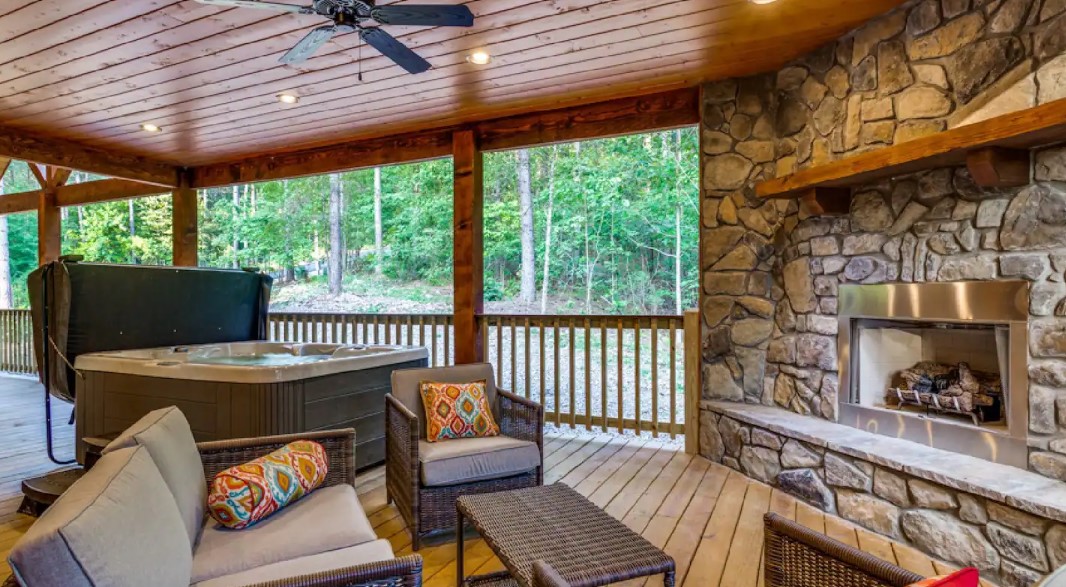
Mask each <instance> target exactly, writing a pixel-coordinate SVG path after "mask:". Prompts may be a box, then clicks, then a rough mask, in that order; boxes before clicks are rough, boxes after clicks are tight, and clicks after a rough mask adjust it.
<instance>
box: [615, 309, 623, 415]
mask: <svg viewBox="0 0 1066 587" xmlns="http://www.w3.org/2000/svg"><path fill="white" fill-rule="evenodd" d="M623 338H624V337H623V333H622V319H621V318H619V319H618V339H617V340H616V341H615V343H616V344H617V345H618V432H619V433H621V432H622V429H623V428H624V427H625V412H624V411H623V410H622V406H623V404H624V402H623V393H624V389H623V388H624V387H625V371H624V369H625V361H624V360H623V356H622V340H623Z"/></svg>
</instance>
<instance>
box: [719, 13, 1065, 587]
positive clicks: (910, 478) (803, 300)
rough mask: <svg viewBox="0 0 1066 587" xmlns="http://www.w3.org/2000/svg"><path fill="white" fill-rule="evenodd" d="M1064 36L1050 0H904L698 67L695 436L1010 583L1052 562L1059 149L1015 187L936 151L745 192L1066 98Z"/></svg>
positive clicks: (854, 517)
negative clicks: (775, 61)
mask: <svg viewBox="0 0 1066 587" xmlns="http://www.w3.org/2000/svg"><path fill="white" fill-rule="evenodd" d="M1064 53H1066V2H1063V1H1062V0H912V1H911V2H907V3H906V4H903V5H901V6H900V7H899V8H897V9H896V10H893V11H891V12H889V13H888V14H886V15H884V16H882V17H880V18H877V19H875V20H873V21H871V22H869V23H868V24H866V25H865V26H863V27H862V28H860V29H858V30H856V31H853V32H852V33H851V34H849V35H847V36H845V37H843V38H841V39H839V40H837V41H835V42H833V43H830V44H828V45H826V46H824V47H823V48H821V49H818V50H816V51H814V52H813V53H811V54H810V55H808V56H807V57H805V58H803V59H800V60H798V61H795V62H793V63H789V64H787V65H785V66H783V67H781V68H780V69H779V70H778V71H776V72H772V73H767V74H762V75H757V76H752V77H748V78H743V79H728V80H719V81H714V82H711V83H707V84H705V85H704V86H703V88H702V122H701V142H702V144H701V150H702V159H701V162H702V177H701V181H702V197H701V233H700V247H701V249H700V263H701V272H702V274H701V277H702V282H701V299H700V310H701V318H702V321H703V325H702V338H703V340H702V342H703V345H702V354H703V369H702V383H703V397H702V402H701V405H700V408H701V409H700V422H699V434H700V452H701V453H702V454H703V455H705V456H707V457H708V458H710V459H711V460H714V461H716V462H720V463H723V464H725V465H727V466H729V467H732V468H734V469H736V470H738V471H741V472H742V473H744V474H745V475H748V476H750V477H753V478H756V479H759V480H761V481H764V482H766V483H768V484H771V485H774V486H775V487H779V488H781V489H782V490H784V491H787V492H789V493H791V494H792V495H796V496H798V497H800V498H801V499H803V500H805V501H806V502H808V503H810V504H813V505H815V506H816V507H819V508H821V509H824V510H826V511H830V512H835V513H838V514H839V515H841V516H842V517H844V518H846V519H848V520H851V521H853V522H855V523H857V524H860V525H862V526H864V527H866V528H868V529H870V530H872V531H875V532H879V533H881V534H884V535H886V536H890V537H892V538H894V539H897V540H901V541H904V542H906V543H908V544H910V545H912V546H914V547H916V548H919V549H921V550H923V551H925V552H927V553H930V554H931V555H933V556H936V557H938V558H940V559H942V560H946V561H949V562H953V563H956V564H973V565H975V566H977V567H979V568H980V569H981V570H982V572H983V574H985V576H987V577H989V578H991V580H992V581H995V582H998V583H1000V584H1003V585H1019V586H1020V585H1026V586H1028V585H1031V584H1032V583H1033V582H1035V581H1036V580H1038V579H1039V578H1040V577H1041V576H1043V575H1044V574H1046V573H1047V572H1049V571H1050V570H1051V569H1052V568H1054V567H1057V566H1060V565H1064V564H1066V148H1064V147H1062V146H1061V145H1060V146H1058V147H1055V146H1050V147H1048V148H1045V149H1041V150H1038V151H1036V152H1034V153H1032V161H1031V168H1030V177H1031V182H1030V183H1029V184H1028V185H1024V186H1021V187H991V188H982V187H979V186H978V185H977V184H976V182H975V181H974V178H973V177H972V176H971V174H970V172H969V170H968V169H967V168H966V167H941V168H937V169H929V170H925V171H921V172H917V173H913V174H909V175H899V176H896V177H891V178H888V179H882V180H876V181H871V182H870V183H868V184H866V185H860V186H857V187H852V188H851V191H850V193H849V192H841V193H844V195H843V196H841V199H840V200H838V201H835V202H834V204H835V205H834V206H830V207H818V206H813V207H812V206H806V205H804V204H803V203H801V201H798V200H767V199H763V198H760V197H759V196H758V195H757V194H756V191H755V185H756V184H757V183H758V182H761V181H764V180H769V179H772V178H775V177H782V176H786V175H789V174H791V173H793V172H795V171H797V170H799V169H804V168H809V167H814V166H821V165H824V164H826V163H829V162H832V161H834V160H837V159H841V158H846V157H849V156H852V155H856V154H860V153H864V152H867V151H877V150H879V149H883V148H885V147H886V146H888V145H894V144H900V143H905V142H907V141H910V140H913V139H915V138H918V137H922V136H927V135H933V134H936V133H939V132H941V131H944V130H946V129H949V128H955V127H958V126H963V125H967V124H971V123H973V122H976V121H978V120H983V119H986V118H990V117H993V116H998V115H1002V114H1005V113H1008V112H1014V111H1018V110H1023V109H1026V108H1030V107H1033V106H1035V105H1037V104H1042V103H1045V102H1049V101H1052V100H1059V99H1063V98H1066V54H1064ZM849 195H850V200H849V199H847V198H848V196H849ZM815 201H816V200H815ZM827 211H829V212H831V214H826V213H825V212H827ZM961 283H976V284H980V285H976V286H974V288H976V289H975V290H974V291H979V292H981V293H976V294H973V295H970V294H967V295H965V296H963V298H961V299H960V298H958V297H954V296H955V294H954V293H951V292H954V291H955V290H957V289H958V288H960V287H963V286H960V285H959V284H961ZM968 287H969V286H966V287H964V289H966V288H968ZM938 288H940V291H941V292H948V293H941V294H935V295H929V296H927V295H926V294H925V292H926V291H934V292H935V291H937V289H938ZM985 288H988V291H993V290H995V291H999V293H998V294H997V293H993V294H986V293H983V291H984V290H985ZM996 288H1001V289H999V290H996ZM867 291H869V292H880V293H875V294H874V295H872V296H867V295H865V293H864V292H867ZM1004 292H1005V293H1004ZM856 293H857V295H856ZM890 296H896V297H895V298H892V299H893V300H895V302H893V303H896V302H898V303H899V304H903V303H904V302H909V301H913V300H921V302H920V304H919V305H918V306H913V307H910V308H909V309H908V311H906V312H902V311H900V310H901V309H903V306H900V305H892V304H891V303H889V302H890V301H891V300H890V299H889V298H890ZM869 299H873V300H875V301H876V303H880V304H881V306H882V309H881V310H876V311H875V310H870V309H869V308H868V306H866V305H865V303H866V302H865V301H864V300H869ZM935 299H942V300H951V301H952V304H951V305H948V306H946V307H945V306H937V305H936V304H935V303H934V304H932V305H930V303H929V302H928V301H927V300H935ZM876 303H875V304H874V305H875V306H876ZM987 304H991V305H992V306H995V308H994V309H995V311H994V312H988V313H985V310H986V309H987V308H989V307H990V306H988V305H987ZM857 308H858V309H857ZM886 308H887V309H886ZM993 349H994V350H993ZM856 350H858V351H859V353H860V354H859V355H857V357H859V356H861V354H862V353H863V352H865V353H867V354H868V356H867V357H866V358H867V359H869V360H867V361H866V362H865V363H863V366H860V367H858V371H859V375H858V379H857V380H853V378H852V373H854V371H855V367H854V366H853V365H852V360H853V353H854V351H856ZM889 351H891V352H889ZM961 364H965V368H963V367H961V366H960V365H961ZM864 377H868V378H869V383H866V384H863V378H864ZM894 389H902V390H903V391H901V392H900V393H897V394H895V401H894V402H893V400H892V394H890V393H889V391H890V390H894ZM967 391H969V393H970V394H971V395H970V396H969V399H970V400H971V401H970V402H969V403H967V402H966V401H965V400H964V399H963V398H966V397H967V396H965V392H967ZM974 394H976V395H974ZM952 398H958V399H952ZM997 399H998V401H999V405H998V406H997V405H996V401H997ZM908 401H910V402H911V404H910V405H908V404H907V402H908ZM970 404H978V405H977V408H978V409H977V410H975V409H974V408H975V406H974V405H970ZM985 404H988V405H985ZM978 457H980V458H978ZM990 461H993V462H990ZM947 542H951V543H952V545H953V547H952V549H950V550H949V549H945V547H944V545H945V544H946V543H947Z"/></svg>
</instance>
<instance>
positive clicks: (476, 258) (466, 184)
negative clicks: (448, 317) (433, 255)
mask: <svg viewBox="0 0 1066 587" xmlns="http://www.w3.org/2000/svg"><path fill="white" fill-rule="evenodd" d="M452 165H453V166H454V170H453V179H454V182H455V185H454V192H453V199H454V243H453V258H454V263H455V267H454V273H453V279H454V280H455V287H454V296H455V298H454V308H455V309H454V312H455V363H456V364H457V365H458V364H463V363H476V362H478V361H481V360H482V351H483V349H482V348H481V337H480V336H479V333H478V315H479V314H481V312H482V311H483V309H484V301H485V300H484V285H485V263H484V256H483V255H484V250H483V247H482V234H483V231H484V218H483V216H482V213H483V210H482V204H483V197H482V186H483V184H484V182H483V180H482V155H481V150H480V149H479V148H478V144H477V138H476V137H475V136H474V131H472V130H459V131H455V133H454V134H453V135H452Z"/></svg>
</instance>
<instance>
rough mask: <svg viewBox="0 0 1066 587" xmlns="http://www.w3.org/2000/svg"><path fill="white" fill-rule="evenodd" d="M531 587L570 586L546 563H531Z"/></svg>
mask: <svg viewBox="0 0 1066 587" xmlns="http://www.w3.org/2000/svg"><path fill="white" fill-rule="evenodd" d="M533 587H570V584H569V583H567V582H566V580H565V579H563V578H562V576H561V575H559V573H558V572H557V571H556V570H555V569H553V568H552V567H551V565H549V564H548V563H545V562H544V561H533Z"/></svg>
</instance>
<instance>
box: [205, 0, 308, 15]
mask: <svg viewBox="0 0 1066 587" xmlns="http://www.w3.org/2000/svg"><path fill="white" fill-rule="evenodd" d="M196 1H197V2H199V3H201V4H211V5H213V6H240V7H242V8H259V9H261V10H275V11H278V12H292V13H294V14H315V10H314V8H311V7H310V6H296V5H295V4H282V3H280V2H259V1H258V0H196Z"/></svg>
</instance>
